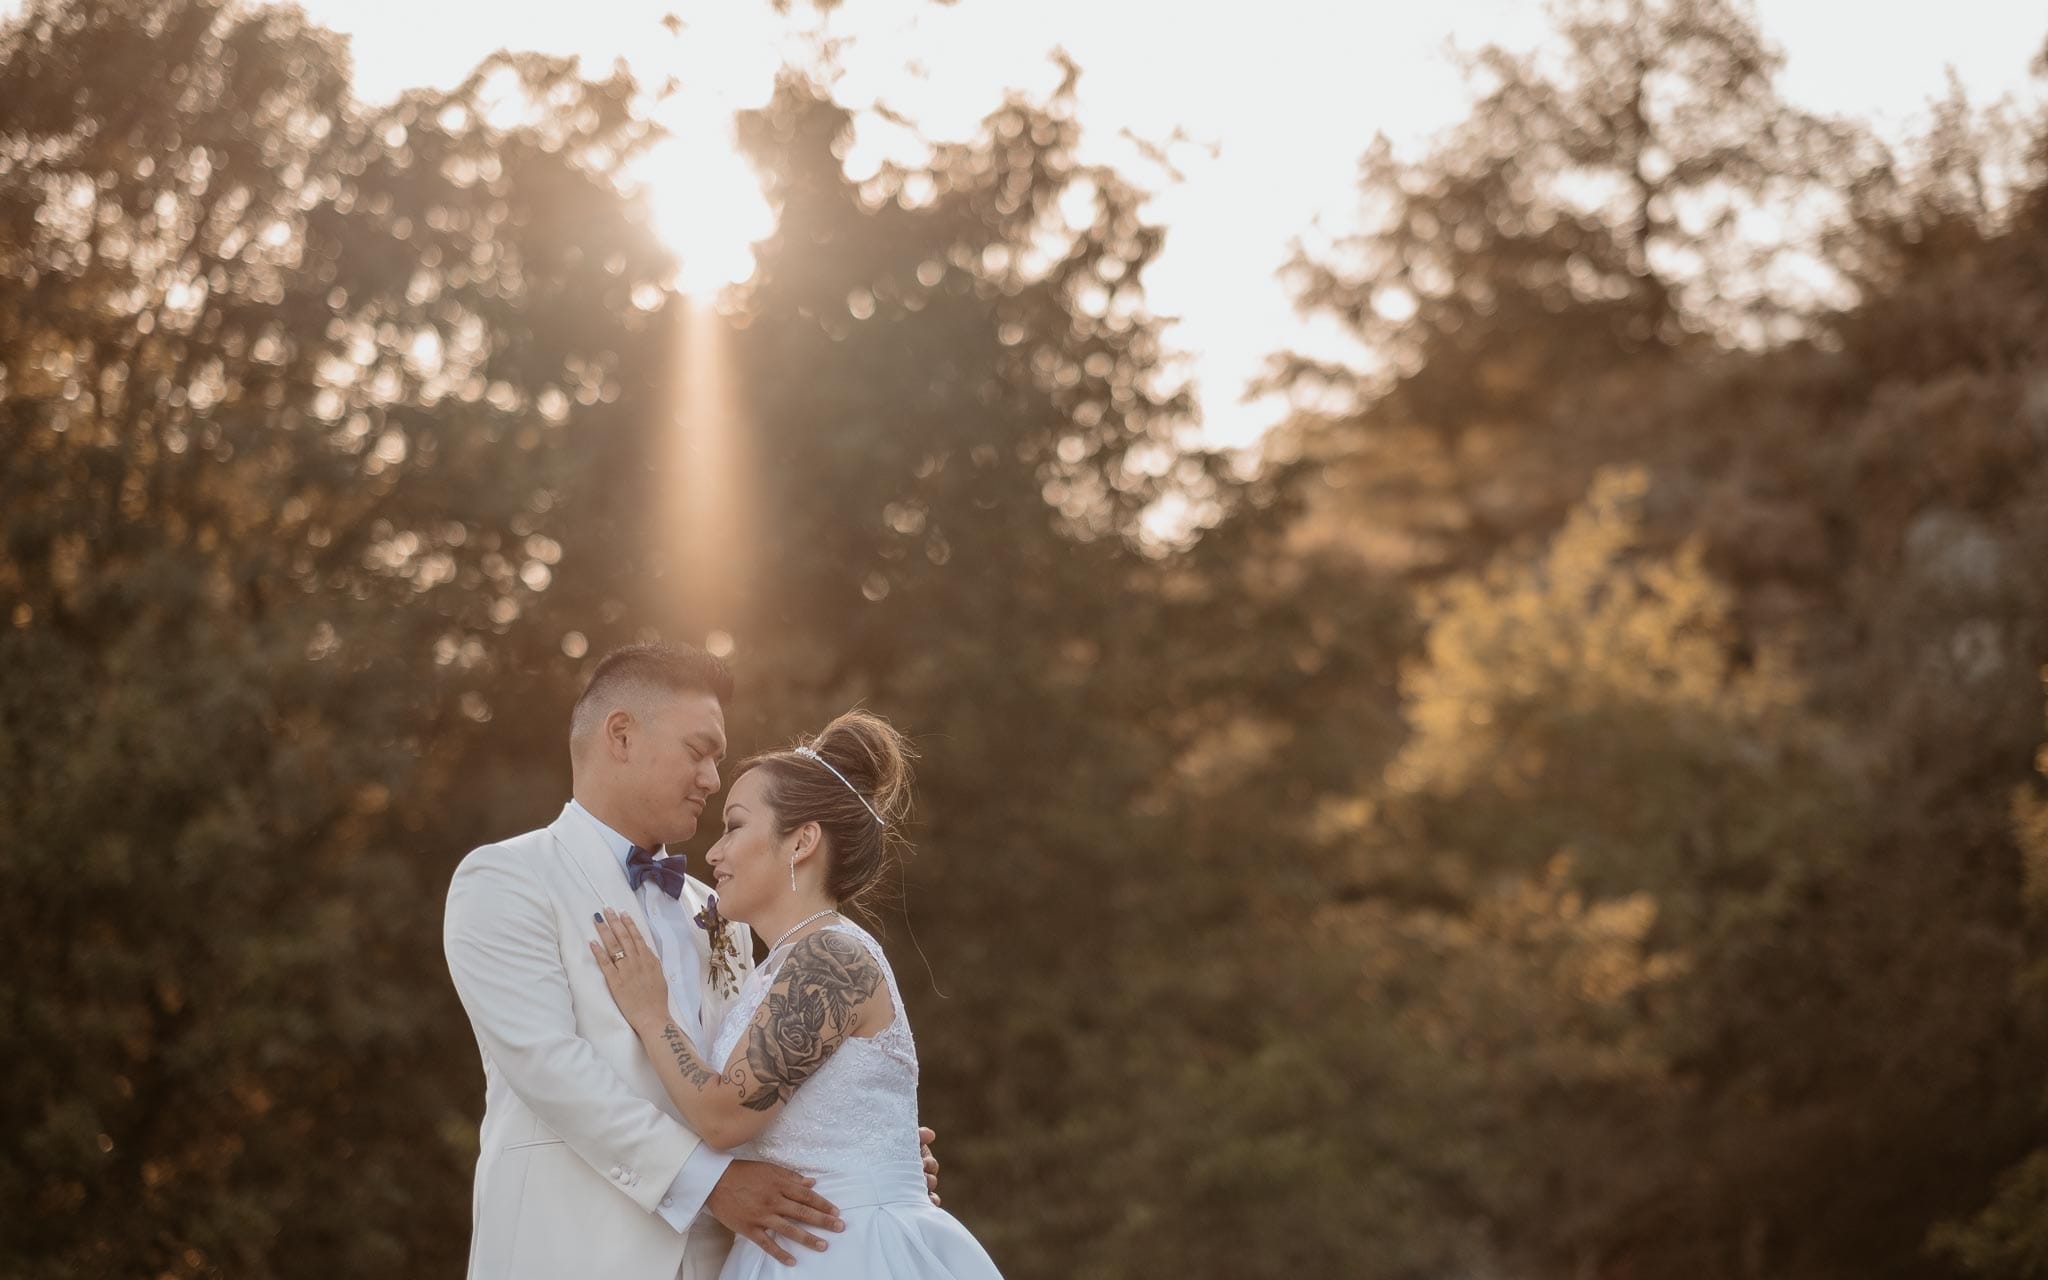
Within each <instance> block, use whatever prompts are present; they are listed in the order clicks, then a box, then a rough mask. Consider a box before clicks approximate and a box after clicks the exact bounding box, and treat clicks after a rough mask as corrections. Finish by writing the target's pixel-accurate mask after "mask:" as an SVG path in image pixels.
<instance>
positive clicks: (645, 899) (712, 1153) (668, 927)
mask: <svg viewBox="0 0 2048 1280" xmlns="http://www.w3.org/2000/svg"><path fill="white" fill-rule="evenodd" d="M569 804H570V806H571V807H572V808H574V809H576V810H577V811H578V812H579V813H581V814H583V815H584V816H585V817H587V818H589V819H590V820H591V821H592V822H593V823H595V824H596V825H597V828H598V830H599V831H602V832H603V833H604V841H605V844H606V845H607V846H608V847H609V848H610V849H611V851H612V853H613V854H614V855H616V856H617V857H618V860H619V875H620V877H621V878H622V879H623V878H624V877H625V874H626V860H627V859H628V858H629V857H630V856H631V855H632V852H633V842H632V841H631V840H628V839H627V838H626V837H624V836H622V835H620V834H619V833H618V832H616V831H614V830H612V829H611V828H610V827H608V826H606V825H605V824H604V820H603V819H601V818H599V817H598V816H597V815H596V814H594V813H592V812H591V811H590V810H588V809H586V808H584V807H583V806H582V805H581V804H579V803H578V802H576V801H574V800H571V801H570V802H569ZM654 852H655V853H656V855H657V856H660V851H659V850H656V851H654ZM629 892H631V891H630V890H629ZM639 894H640V909H641V910H642V911H644V912H646V914H647V923H648V931H649V932H650V933H652V934H653V935H654V936H653V937H651V938H650V939H648V941H650V942H652V943H653V944H654V953H655V954H656V955H657V956H659V957H660V958H661V974H662V977H663V978H665V979H667V981H668V999H669V1012H670V1013H671V1014H672V1015H674V1017H675V1020H676V1026H677V1027H679V1028H681V1029H682V1031H683V1034H684V1035H686V1036H688V1037H689V1038H690V1044H691V1046H692V1047H693V1048H695V1049H696V1050H697V1056H698V1057H700V1058H702V1057H703V1056H704V1044H705V1043H706V1042H708V1041H709V1040H710V1039H711V1037H712V1036H713V1035H715V1034H716V1033H717V1031H718V1028H716V1027H706V1026H704V1025H703V1016H702V1014H701V1013H700V1012H699V1010H700V1009H702V1008H703V1004H704V990H703V988H704V979H703V975H702V974H700V973H698V972H697V948H696V947H694V946H693V945H691V943H690V940H689V935H688V934H685V933H683V932H682V930H684V929H694V928H696V927H697V926H696V925H695V924H694V923H692V922H691V921H690V920H689V918H688V917H687V916H685V915H684V912H683V904H682V900H681V899H678V898H671V897H669V896H668V895H667V894H666V893H663V892H662V891H661V889H660V887H659V886H658V885H656V884H654V883H653V882H651V881H643V882H642V883H641V885H640V889H639ZM706 1061H707V1062H708V1061H709V1060H708V1059H707V1060H706ZM711 1065H712V1066H713V1069H714V1070H715V1069H716V1067H717V1064H711ZM732 1161H733V1158H732V1156H730V1155H728V1154H727V1153H725V1152H723V1151H717V1150H714V1149H713V1148H712V1147H711V1144H709V1143H699V1144H698V1146H697V1149H696V1150H695V1151H693V1152H691V1153H690V1158H689V1159H688V1160H685V1161H684V1162H683V1167H682V1169H681V1171H679V1172H678V1173H677V1174H676V1179H675V1181H674V1182H672V1183H670V1184H669V1188H668V1194H667V1195H665V1196H663V1197H662V1198H661V1207H660V1213H661V1217H662V1220H663V1221H665V1222H667V1223H668V1225H670V1226H671V1227H674V1228H675V1229H676V1230H677V1231H681V1232H684V1233H687V1232H688V1231H689V1230H690V1224H691V1223H692V1222H693V1221H695V1220H696V1217H697V1215H698V1214H699V1213H700V1212H702V1211H703V1209H704V1202H705V1201H706V1200H709V1199H710V1198H711V1189H712V1188H713V1187H715V1186H717V1185H718V1180H719V1179H720V1178H722V1177H724V1176H725V1170H726V1166H727V1165H730V1164H731V1163H732Z"/></svg>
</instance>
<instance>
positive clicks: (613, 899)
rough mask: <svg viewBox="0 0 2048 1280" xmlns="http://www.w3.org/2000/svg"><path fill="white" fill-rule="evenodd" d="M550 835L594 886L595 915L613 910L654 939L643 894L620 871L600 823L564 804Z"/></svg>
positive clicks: (583, 879)
mask: <svg viewBox="0 0 2048 1280" xmlns="http://www.w3.org/2000/svg"><path fill="white" fill-rule="evenodd" d="M548 833H549V834H550V835H552V836H554V838H555V846H556V847H557V848H559V849H560V850H561V851H562V856H563V857H564V858H567V859H568V861H569V863H570V864H571V865H572V866H574V867H575V868H576V870H577V872H578V873H579V874H580V878H581V879H582V881H583V883H584V884H586V885H588V886H590V895H591V902H590V910H591V911H592V912H593V913H595V912H598V911H602V910H604V909H605V908H606V907H610V908H611V909H612V910H614V911H618V912H622V913H623V914H625V915H626V916H628V917H630V918H631V919H632V921H633V923H634V924H636V925H638V926H640V935H641V936H642V937H647V936H650V931H649V929H648V926H647V914H646V912H644V911H642V910H641V909H640V895H639V894H637V893H635V892H633V888H632V886H631V885H629V884H627V883H626V873H625V872H624V871H622V870H620V869H619V860H618V857H617V856H616V855H614V854H613V853H612V851H611V849H610V848H609V847H607V846H606V844H605V842H604V834H603V833H602V832H600V831H599V830H598V829H597V824H596V823H594V822H592V821H591V820H590V819H589V818H586V817H584V816H583V815H582V814H580V813H578V812H576V810H574V809H572V808H570V807H568V806H567V805H564V806H563V807H562V816H561V817H559V818H556V819H555V821H554V825H552V826H550V827H549V828H548Z"/></svg>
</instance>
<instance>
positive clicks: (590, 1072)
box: [443, 645, 929, 1280]
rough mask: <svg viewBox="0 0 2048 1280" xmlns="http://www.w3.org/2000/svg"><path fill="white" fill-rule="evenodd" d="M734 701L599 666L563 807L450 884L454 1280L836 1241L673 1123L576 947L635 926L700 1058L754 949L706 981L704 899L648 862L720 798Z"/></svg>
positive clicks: (691, 682)
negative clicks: (456, 1102) (470, 1077)
mask: <svg viewBox="0 0 2048 1280" xmlns="http://www.w3.org/2000/svg"><path fill="white" fill-rule="evenodd" d="M731 696H732V677H731V675H730V674H729V673H728V672H727V671H726V669H725V665H724V664H723V663H721V662H720V661H719V660H718V659H717V658H714V657H712V656H711V655H709V654H707V653H704V652H702V651H700V650H697V649H693V648H690V647H688V646H681V645H678V646H673V647H671V646H659V645H635V646H632V647H630V648H626V649H621V650H619V651H618V652H616V653H613V654H610V655H609V656H607V657H606V658H605V659H604V660H603V661H602V662H600V663H598V666H597V670H596V671H595V672H593V673H592V674H591V677H590V683H589V685H588V686H587V687H586V688H585V689H584V691H583V696H582V697H581V698H580V699H579V700H578V701H577V703H576V710H575V712H574V715H573V716H572V718H571V725H570V736H569V748H570V759H571V773H572V778H573V794H574V797H575V798H574V799H573V800H571V801H570V802H569V804H568V806H567V807H566V808H564V809H563V811H562V814H561V816H560V817H558V818H556V819H555V821H554V823H553V824H552V825H550V826H547V827H544V828H542V829H541V830H539V831H532V832H528V833H527V834H525V835H521V836H514V837H512V838H511V839H509V840H503V841H500V842H498V843H496V844H489V845H485V846H484V847H482V848H480V849H478V850H476V851H475V852H473V853H471V854H470V855H469V856H468V857H467V858H464V859H463V861H462V865H461V866H460V867H458V868H457V869H456V871H455V879H454V882H453V883H452V884H451V885H450V887H449V890H448V910H447V916H446V921H445V926H444V931H443V944H444V947H445V949H446V952H447V956H448V972H449V974H450V975H451V976H452V977H453V978H454V980H455V990H456V992H457V994H459V995H460V996H461V997H462V1006H463V1008H464V1009H465V1010H467V1011H468V1013H469V1021H470V1025H471V1026H472V1027H473V1028H474V1029H475V1031H476V1039H477V1045H478V1047H479V1048H481V1049H482V1051H483V1061H484V1120H483V1130H482V1142H481V1147H482V1150H481V1151H480V1153H479V1155H478V1159H477V1167H476V1190H475V1195H474V1199H473V1205H472V1210H473V1223H474V1225H473V1230H472V1234H471V1237H470V1249H469V1275H470V1280H560V1278H561V1277H565V1276H586V1277H592V1278H593V1280H598V1278H602V1280H613V1278H614V1277H616V1278H617V1280H713V1277H715V1276H716V1275H717V1274H718V1271H719V1269H720V1267H721V1266H722V1265H723V1264H724V1261H725V1255H726V1253H727V1251H728V1250H729V1249H730V1248H731V1247H732V1235H733V1233H737V1234H739V1235H743V1236H745V1237H747V1238H748V1239H750V1240H752V1241H754V1242H755V1243H756V1244H759V1245H760V1246H761V1247H762V1248H764V1249H766V1250H767V1251H768V1252H769V1253H770V1254H772V1255H773V1256H774V1257H776V1258H777V1259H778V1260H780V1261H782V1262H784V1263H790V1262H793V1261H794V1259H792V1258H791V1257H790V1255H789V1253H788V1252H787V1251H786V1250H784V1249H783V1248H782V1245H781V1243H780V1242H790V1243H794V1244H796V1245H799V1246H804V1247H808V1248H813V1249H823V1248H824V1247H825V1243H824V1241H823V1240H821V1239H819V1238H818V1237H817V1236H815V1235H813V1234H811V1232H809V1231H807V1230H805V1227H806V1226H809V1227H816V1228H819V1229H820V1230H823V1231H827V1232H830V1231H834V1230H838V1229H840V1223H839V1220H838V1210H837V1209H836V1208H835V1207H834V1206H833V1205H831V1204H830V1203H828V1202H827V1201H825V1200H824V1199H823V1198H822V1197H820V1196H819V1195H817V1194H816V1193H815V1192H813V1191H812V1190H810V1185H811V1183H810V1180H809V1179H806V1178H801V1177H799V1176H798V1175H796V1174H794V1173H792V1172H790V1171H789V1170H787V1169H783V1168H779V1167H777V1166H775V1165H772V1164H764V1163H761V1162H759V1161H755V1160H736V1159H733V1158H732V1157H730V1156H728V1155H725V1154H723V1153H721V1152H718V1151H714V1150H712V1149H711V1148H710V1147H708V1146H706V1145H704V1144H703V1143H702V1142H700V1141H699V1140H698V1138H697V1135H696V1134H694V1133H692V1132H691V1131H690V1130H689V1129H688V1128H686V1127H685V1126H684V1125H683V1123H682V1122H681V1121H680V1120H679V1119H677V1115H676V1111H675V1108H674V1106H673V1104H672V1103H671V1102H670V1101H669V1098H668V1095H667V1093H666V1091H665V1090H664V1089H663V1088H662V1084H661V1079H660V1077H659V1076H657V1075H656V1074H655V1071H654V1066H653V1063H651V1062H650V1061H648V1059H647V1055H646V1053H645V1051H644V1050H643V1049H642V1048H641V1047H640V1041H639V1037H637V1036H636V1035H635V1034H634V1032H633V1029H632V1028H631V1027H630V1026H628V1025H627V1023H626V1020H625V1018H624V1017H622V1016H621V1015H620V1013H619V1011H618V1008H617V1006H616V1005H615V1004H614V1003H613V1002H612V998H611V994H610V993H609V992H608V991H607V990H606V989H605V984H604V978H603V976H602V975H601V974H600V973H599V972H598V970H597V966H596V965H595V964H594V963H593V962H592V961H591V959H590V953H589V950H588V947H587V943H588V940H589V939H590V938H591V937H593V936H595V932H594V929H593V927H592V923H591V919H592V916H593V915H594V914H595V913H597V912H599V911H601V910H603V909H604V908H606V907H612V908H614V909H616V910H618V911H620V912H622V913H623V914H625V915H627V916H629V917H630V918H632V919H633V920H634V922H635V923H637V924H638V925H639V926H640V928H641V931H642V933H643V935H644V936H646V937H648V938H650V939H652V940H653V942H654V946H655V948H656V950H657V951H658V952H659V953H660V956H661V964H662V969H663V971H664V974H665V976H666V977H667V979H668V988H669V992H670V1001H671V1006H672V1007H671V1012H672V1013H673V1014H674V1016H675V1018H676V1023H677V1025H678V1026H680V1027H681V1028H683V1029H684V1030H685V1031H686V1032H687V1033H688V1034H689V1035H690V1036H691V1037H692V1038H693V1039H694V1040H695V1041H696V1043H697V1044H698V1045H699V1046H700V1048H701V1047H702V1046H705V1045H708V1044H709V1043H710V1042H711V1038H712V1036H713V1034H714V1033H715V1032H716V1031H717V1028H718V1020H719V1017H720V1015H721V1014H722V1013H723V1012H724V1010H725V1006H726V1005H727V1003H729V1002H730V1000H731V998H732V996H733V994H734V992H735V990H736V989H737V982H738V979H739V978H742V977H744V976H745V973H746V970H747V969H749V968H751V967H752V964H753V942H752V939H751V937H750V936H749V935H748V933H747V930H746V926H744V925H738V924H734V925H728V926H726V927H727V928H728V929H730V930H731V931H732V936H733V941H734V943H735V944H736V946H735V947H734V948H733V950H735V951H737V956H736V957H735V956H732V955H730V954H729V953H722V954H720V955H719V956H718V957H717V964H716V965H715V966H714V964H713V960H714V956H713V951H712V945H711V937H710V935H709V934H708V933H707V932H706V931H705V930H704V929H703V928H700V927H698V926H697V925H696V924H695V923H694V922H693V921H694V918H695V917H696V916H697V914H698V913H699V912H700V911H701V910H702V908H703V906H704V902H705V898H706V897H707V895H708V890H707V888H706V886H705V885H704V884H703V882H701V881H699V880H697V879H696V878H695V877H692V876H688V875H686V874H684V871H683V859H682V857H681V856H677V857H675V858H673V859H670V858H668V857H665V856H664V855H663V854H662V849H663V846H664V845H668V844H672V843H675V842H680V841H683V840H687V839H689V838H690V837H691V836H692V835H694V834H695V833H696V830H697V820H698V818H699V817H700V816H701V815H702V814H703V812H704V806H705V803H706V802H707V801H708V800H709V799H710V798H711V797H712V796H713V795H714V794H716V793H717V791H718V788H719V778H718V766H719V762H720V761H721V760H722V759H724V756H725V703H726V702H727V700H729V699H730V698H731ZM650 851H651V852H650ZM722 951H723V949H722ZM928 1168H929V1166H928ZM720 1224H723V1225H720Z"/></svg>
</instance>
